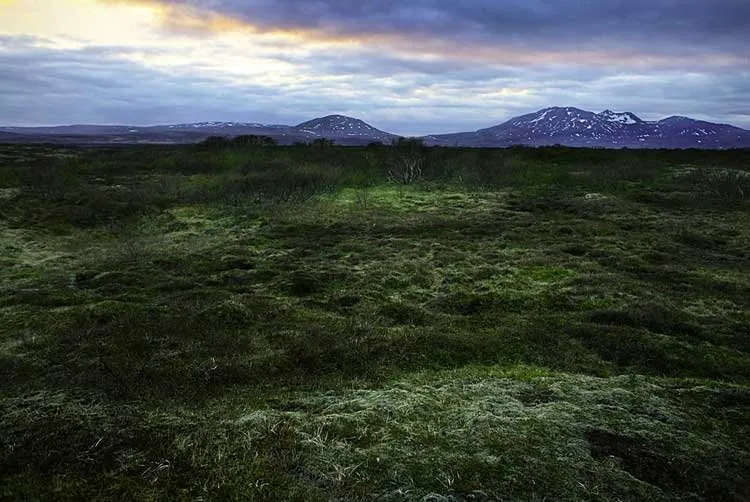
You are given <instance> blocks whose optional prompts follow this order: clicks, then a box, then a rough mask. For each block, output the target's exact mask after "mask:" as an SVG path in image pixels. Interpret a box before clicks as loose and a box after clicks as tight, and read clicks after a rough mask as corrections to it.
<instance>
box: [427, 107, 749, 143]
mask: <svg viewBox="0 0 750 502" xmlns="http://www.w3.org/2000/svg"><path fill="white" fill-rule="evenodd" d="M425 140H426V142H427V143H428V144H438V145H440V144H442V145H459V146H487V147H504V146H510V145H518V144H523V145H532V146H543V145H555V144H560V145H566V146H588V147H605V148H622V147H630V148H738V147H750V131H747V130H745V129H740V128H739V127H734V126H730V125H726V124H713V123H710V122H703V121H699V120H693V119H690V118H687V117H669V118H666V119H664V120H659V121H655V122H648V121H645V120H642V119H641V118H639V117H638V116H637V115H635V114H634V113H631V112H622V113H617V112H613V111H611V110H605V111H603V112H601V113H594V112H590V111H586V110H581V109H579V108H573V107H552V108H545V109H543V110H539V111H538V112H534V113H529V114H526V115H521V116H519V117H515V118H512V119H510V120H509V121H507V122H504V123H502V124H499V125H496V126H494V127H489V128H487V129H480V130H478V131H475V132H466V133H456V134H440V135H432V136H427V137H426V138H425Z"/></svg>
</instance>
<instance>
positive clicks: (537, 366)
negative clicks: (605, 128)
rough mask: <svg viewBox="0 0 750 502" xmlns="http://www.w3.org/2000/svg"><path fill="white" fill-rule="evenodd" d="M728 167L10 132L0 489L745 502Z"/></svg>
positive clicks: (747, 467)
mask: <svg viewBox="0 0 750 502" xmlns="http://www.w3.org/2000/svg"><path fill="white" fill-rule="evenodd" d="M415 155H418V156H419V158H420V159H421V164H420V165H422V166H424V170H423V173H422V177H421V179H419V180H416V181H415V182H414V183H410V184H406V185H404V184H396V183H394V182H391V181H389V173H390V175H391V177H392V175H393V170H394V169H396V168H398V166H399V165H401V164H400V163H399V159H400V158H401V157H403V156H415ZM394 166H395V167H394ZM748 173H750V154H749V153H748V152H747V151H734V152H698V151H686V152H667V151H649V152H646V151H643V152H640V151H596V150H571V149H562V148H546V149H540V150H533V149H508V150H460V149H425V150H421V151H415V150H413V149H411V150H409V151H400V150H398V149H392V148H387V147H381V148H368V149H354V148H351V149H346V148H328V149H320V150H317V149H312V148H281V147H277V148H259V147H248V148H240V149H236V148H235V149H233V148H226V149H223V150H206V149H199V148H196V147H152V148H135V147H133V148H119V149H74V148H67V149H62V148H46V147H14V146H9V147H3V148H2V150H0V247H1V248H2V256H1V257H0V278H1V279H2V283H1V284H2V286H0V318H1V319H2V322H1V323H0V378H1V379H2V381H3V385H2V387H0V498H3V499H9V500H15V499H17V500H50V499H54V500H434V501H438V500H446V501H447V500H539V501H541V500H571V501H573V500H592V501H593V500H597V501H600V500H601V501H605V500H612V501H615V500H696V501H698V500H706V501H714V500H734V501H740V500H748V499H750V475H748V473H749V472H750V448H748V444H750V251H748V250H750V186H748V185H749V184H750V177H748V176H747V174H748Z"/></svg>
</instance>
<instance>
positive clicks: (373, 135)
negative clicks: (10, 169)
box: [0, 107, 750, 149]
mask: <svg viewBox="0 0 750 502" xmlns="http://www.w3.org/2000/svg"><path fill="white" fill-rule="evenodd" d="M245 134H254V135H263V136H271V137H273V138H275V139H276V140H277V141H279V143H281V144H291V143H294V142H310V141H311V140H314V139H317V138H327V139H332V140H334V141H335V142H336V143H337V144H342V145H366V144H369V143H372V142H381V143H390V142H391V141H392V140H394V139H395V138H398V137H399V136H398V135H395V134H391V133H388V132H385V131H381V130H379V129H376V128H374V127H373V126H371V125H369V124H367V123H366V122H363V121H362V120H359V119H356V118H352V117H347V116H344V115H328V116H326V117H321V118H316V119H313V120H310V121H307V122H303V123H301V124H298V125H296V126H288V125H281V124H259V123H254V122H198V123H190V124H171V125H159V126H145V127H144V126H108V125H87V124H83V125H67V126H52V127H0V142H5V143H9V142H12V143H30V142H34V143H38V142H48V143H73V144H149V143H155V144H174V143H195V142H199V141H202V140H203V139H205V138H207V137H209V136H217V135H218V136H239V135H245ZM422 140H423V141H424V142H425V144H427V145H437V146H467V147H507V146H511V145H529V146H546V145H558V144H559V145H565V146H574V147H597V148H623V147H628V148H705V149H725V148H748V147H750V131H749V130H746V129H741V128H739V127H735V126H731V125H727V124H715V123H712V122H704V121H701V120H695V119H691V118H688V117H682V116H672V117H668V118H665V119H662V120H658V121H646V120H642V119H641V118H639V117H638V116H637V115H635V114H633V113H631V112H620V113H618V112H613V111H611V110H605V111H603V112H600V113H594V112H590V111H586V110H581V109H579V108H574V107H551V108H545V109H543V110H539V111H537V112H534V113H529V114H526V115H521V116H518V117H514V118H512V119H510V120H508V121H506V122H504V123H502V124H498V125H496V126H493V127H488V128H486V129H480V130H478V131H473V132H459V133H452V134H431V135H427V136H424V137H422Z"/></svg>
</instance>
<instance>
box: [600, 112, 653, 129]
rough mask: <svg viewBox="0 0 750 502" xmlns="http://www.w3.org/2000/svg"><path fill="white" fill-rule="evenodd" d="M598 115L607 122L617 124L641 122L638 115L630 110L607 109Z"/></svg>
mask: <svg viewBox="0 0 750 502" xmlns="http://www.w3.org/2000/svg"><path fill="white" fill-rule="evenodd" d="M598 115H599V117H601V118H602V119H604V120H606V121H607V122H617V123H619V124H628V125H630V124H638V123H641V122H643V120H641V119H640V117H638V116H637V115H636V114H634V113H630V112H613V111H612V110H609V109H607V110H604V111H603V112H601V113H599V114H598Z"/></svg>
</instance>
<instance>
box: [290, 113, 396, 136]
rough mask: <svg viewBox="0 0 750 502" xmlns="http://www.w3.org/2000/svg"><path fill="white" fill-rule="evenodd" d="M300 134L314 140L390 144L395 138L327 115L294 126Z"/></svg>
mask: <svg viewBox="0 0 750 502" xmlns="http://www.w3.org/2000/svg"><path fill="white" fill-rule="evenodd" d="M294 129H295V130H297V131H298V132H300V133H301V134H304V135H308V136H310V137H314V138H330V139H335V140H351V139H361V138H364V139H367V141H368V142H373V141H381V142H390V141H391V139H392V138H395V137H396V136H395V135H394V134H390V133H387V132H384V131H381V130H379V129H375V128H374V127H373V126H371V125H370V124H368V123H366V122H364V121H362V120H359V119H355V118H353V117H347V116H346V115H328V116H326V117H320V118H317V119H313V120H309V121H307V122H303V123H301V124H298V125H296V126H294Z"/></svg>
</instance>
